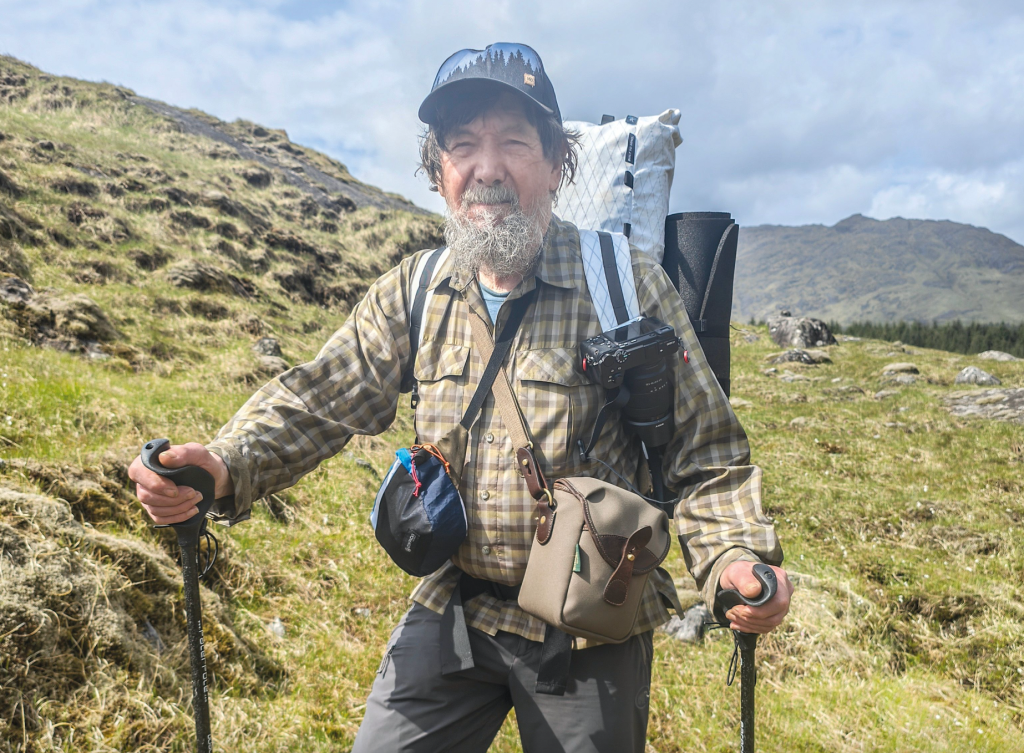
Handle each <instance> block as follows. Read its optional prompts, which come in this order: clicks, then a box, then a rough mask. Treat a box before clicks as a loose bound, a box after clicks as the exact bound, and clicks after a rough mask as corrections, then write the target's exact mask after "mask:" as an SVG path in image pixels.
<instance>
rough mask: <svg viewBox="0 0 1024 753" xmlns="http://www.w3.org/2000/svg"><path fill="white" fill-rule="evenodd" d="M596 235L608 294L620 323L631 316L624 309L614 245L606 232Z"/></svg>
mask: <svg viewBox="0 0 1024 753" xmlns="http://www.w3.org/2000/svg"><path fill="white" fill-rule="evenodd" d="M597 237H598V239H599V240H600V242H601V261H602V263H603V266H604V277H605V279H606V280H607V281H608V295H609V297H610V298H611V302H612V310H613V311H614V312H615V321H616V322H617V323H618V324H622V323H623V322H625V321H628V320H629V319H630V318H631V317H630V316H629V313H628V312H627V311H626V300H625V298H623V297H622V281H621V280H619V267H618V265H617V264H616V263H615V247H614V246H613V245H612V237H611V236H610V235H608V233H602V232H598V234H597Z"/></svg>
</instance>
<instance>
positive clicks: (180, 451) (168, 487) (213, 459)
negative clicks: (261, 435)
mask: <svg viewBox="0 0 1024 753" xmlns="http://www.w3.org/2000/svg"><path fill="white" fill-rule="evenodd" d="M159 459H160V463H161V464H162V465H163V466H165V467H167V468H181V467H183V466H186V465H197V466H199V467H200V468H202V469H204V470H205V471H208V472H209V474H210V475H211V476H213V479H214V481H215V482H216V492H215V495H216V498H217V499H220V498H221V497H228V496H230V495H232V494H234V491H235V485H234V482H233V481H232V480H231V474H230V473H228V467H227V466H226V465H225V464H224V461H223V460H221V459H220V456H219V455H215V454H214V453H212V452H210V451H209V450H207V449H206V448H205V447H204V446H203V445H201V444H199V443H198V442H189V443H188V444H177V445H171V446H170V448H168V449H167V450H164V451H163V452H161V453H160V456H159ZM128 478H130V479H131V480H132V481H134V482H135V485H136V486H135V495H136V496H137V497H138V498H139V502H141V503H142V506H143V507H144V508H145V510H146V512H147V513H149V517H151V518H152V519H153V522H154V523H157V524H158V525H166V524H169V523H180V522H181V521H183V520H188V519H189V518H191V517H192V516H193V515H195V514H196V512H197V509H196V504H197V503H198V502H199V501H200V500H201V499H202V495H200V494H199V492H197V491H196V490H195V489H192V488H191V487H188V486H178V485H177V484H175V483H174V482H173V481H171V480H170V479H166V478H164V477H163V476H160V475H159V474H156V473H153V471H151V470H149V469H148V468H147V467H146V466H144V465H143V464H142V458H141V457H137V458H135V460H133V461H132V464H131V466H129V468H128Z"/></svg>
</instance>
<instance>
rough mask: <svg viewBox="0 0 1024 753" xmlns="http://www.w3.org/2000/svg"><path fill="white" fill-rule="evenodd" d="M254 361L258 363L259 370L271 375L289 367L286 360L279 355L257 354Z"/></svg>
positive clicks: (280, 372) (273, 375)
mask: <svg viewBox="0 0 1024 753" xmlns="http://www.w3.org/2000/svg"><path fill="white" fill-rule="evenodd" d="M256 361H257V362H258V363H259V370H260V371H261V372H262V373H264V374H268V375H270V376H272V377H276V376H277V375H278V374H283V373H284V372H286V371H288V369H290V368H291V366H289V365H288V362H287V361H286V360H284V359H283V358H281V357H280V356H258V357H257V358H256Z"/></svg>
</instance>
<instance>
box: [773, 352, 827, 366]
mask: <svg viewBox="0 0 1024 753" xmlns="http://www.w3.org/2000/svg"><path fill="white" fill-rule="evenodd" d="M765 360H766V361H768V363H805V364H807V365H809V366H815V365H817V364H819V363H832V359H831V358H829V355H828V353H826V352H825V351H823V350H801V349H799V348H795V349H793V350H787V351H784V352H782V353H773V354H771V355H770V356H767V357H766V358H765Z"/></svg>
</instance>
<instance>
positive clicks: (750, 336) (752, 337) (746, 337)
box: [743, 332, 761, 343]
mask: <svg viewBox="0 0 1024 753" xmlns="http://www.w3.org/2000/svg"><path fill="white" fill-rule="evenodd" d="M760 339H761V336H760V335H755V334H754V333H753V332H748V333H747V334H745V335H744V336H743V341H744V342H748V343H756V342H757V341H758V340H760Z"/></svg>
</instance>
